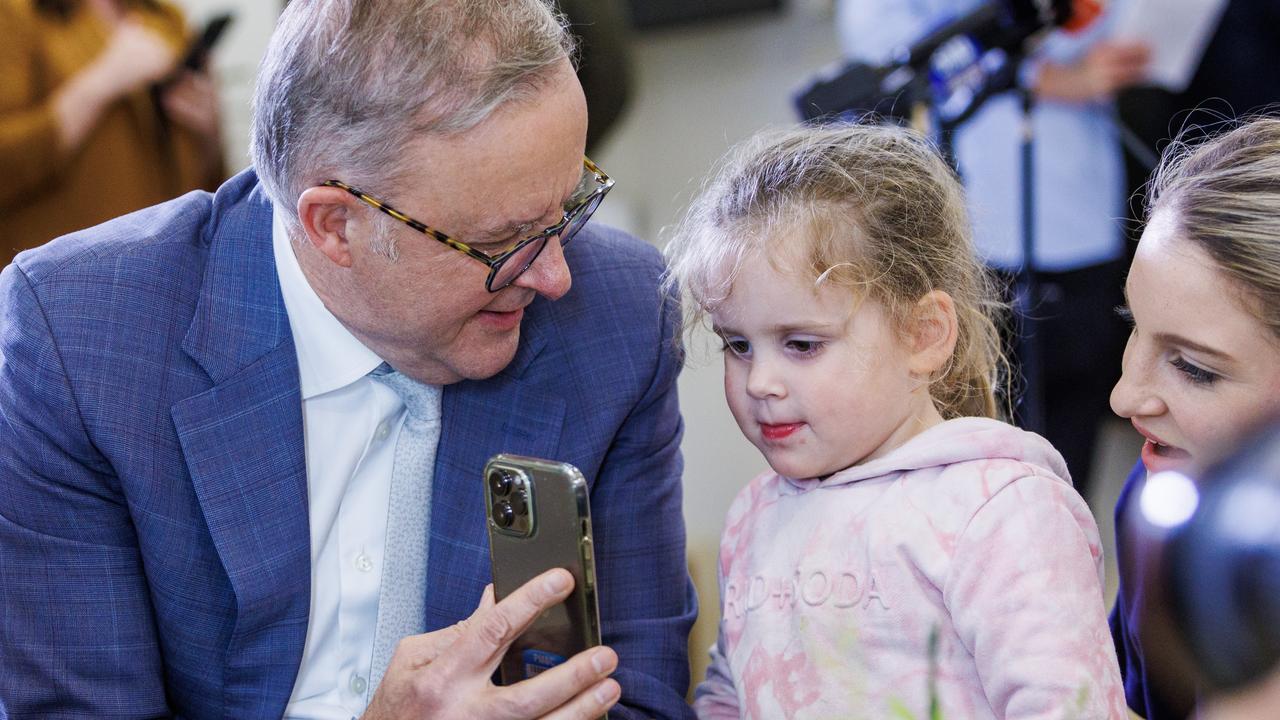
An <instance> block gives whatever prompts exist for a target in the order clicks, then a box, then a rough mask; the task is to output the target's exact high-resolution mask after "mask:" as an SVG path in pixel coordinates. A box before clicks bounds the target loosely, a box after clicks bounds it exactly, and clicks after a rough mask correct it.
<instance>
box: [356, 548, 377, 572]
mask: <svg viewBox="0 0 1280 720" xmlns="http://www.w3.org/2000/svg"><path fill="white" fill-rule="evenodd" d="M355 566H356V569H357V570H359V571H360V572H369V571H370V570H372V569H373V558H371V557H369V556H368V555H365V554H364V553H360V554H359V555H357V556H356V562H355Z"/></svg>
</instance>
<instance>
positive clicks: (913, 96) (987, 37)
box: [796, 0, 1091, 125]
mask: <svg viewBox="0 0 1280 720" xmlns="http://www.w3.org/2000/svg"><path fill="white" fill-rule="evenodd" d="M1088 7H1089V3H1085V2H1081V0H1076V1H1075V2H1072V0H988V2H985V3H983V4H982V5H979V6H978V7H977V8H975V9H974V10H972V11H970V12H969V13H967V14H965V15H962V16H960V17H958V18H955V19H953V20H951V21H949V22H946V23H944V24H942V25H941V26H939V27H937V28H935V29H934V30H932V31H931V32H929V33H928V34H926V35H925V36H924V37H922V38H920V39H919V40H917V41H916V42H914V43H912V44H911V45H909V46H907V47H905V48H903V49H902V50H901V51H899V53H898V54H897V57H895V58H894V59H893V60H892V61H890V62H889V63H887V64H885V65H869V64H867V63H861V62H852V63H847V64H843V65H839V66H835V67H833V68H831V69H829V70H828V71H826V72H825V73H822V74H820V75H819V77H818V78H817V79H816V80H815V81H814V82H813V83H812V84H811V85H810V86H809V87H807V88H806V89H804V90H802V91H801V92H800V94H799V95H798V96H797V97H796V106H797V108H798V109H799V111H800V116H801V117H802V118H804V119H805V120H806V121H814V120H829V119H834V118H836V117H838V116H841V115H846V114H849V113H854V114H862V113H867V112H875V113H877V114H880V115H884V116H888V117H895V118H899V119H910V118H908V117H907V116H905V115H904V114H902V113H901V112H900V108H901V107H903V106H904V105H905V106H908V107H910V106H912V105H915V104H917V103H928V104H939V105H941V104H942V103H934V102H933V101H934V100H935V99H937V96H938V95H939V93H938V91H940V90H941V91H946V90H947V89H948V88H949V86H954V85H956V84H957V83H956V81H957V80H958V79H961V78H963V79H964V80H966V81H971V80H972V79H973V78H974V77H975V73H974V72H973V71H974V70H980V71H982V72H981V75H982V76H983V77H984V78H985V81H983V82H981V84H980V85H979V86H978V87H977V88H976V90H975V91H974V92H973V98H972V102H970V103H966V106H965V108H964V109H962V110H961V111H959V112H956V113H953V114H952V115H951V117H950V118H949V121H948V123H946V124H951V125H955V124H959V123H960V122H963V121H964V120H965V119H967V118H968V116H969V115H971V114H972V113H973V112H974V111H976V110H977V108H978V106H980V105H981V103H982V101H984V100H985V99H986V97H989V96H990V95H991V94H994V93H996V92H1000V91H1002V90H1005V89H1008V88H1009V87H1011V86H1012V84H1013V81H1014V80H1015V79H1016V65H1017V62H1016V61H1012V60H1016V59H1017V58H1020V57H1021V56H1022V55H1023V54H1024V51H1025V50H1026V46H1027V45H1028V43H1029V42H1030V41H1031V40H1032V39H1033V38H1035V37H1036V36H1037V35H1038V34H1039V33H1041V32H1042V31H1044V30H1046V29H1049V28H1053V27H1057V26H1064V25H1068V24H1071V25H1072V26H1075V25H1078V24H1080V23H1081V22H1083V21H1085V19H1086V18H1088V19H1091V18H1089V17H1088V15H1089V10H1088V9H1087V8H1088ZM989 53H993V54H992V55H990V56H988V54H989ZM966 58H967V60H968V62H967V63H966V62H965V59H966ZM984 58H985V59H986V62H985V63H984ZM1005 60H1010V61H1005ZM951 89H952V90H954V87H951ZM900 100H902V101H905V102H904V103H902V104H899V101H900Z"/></svg>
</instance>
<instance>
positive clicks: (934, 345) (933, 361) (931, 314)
mask: <svg viewBox="0 0 1280 720" xmlns="http://www.w3.org/2000/svg"><path fill="white" fill-rule="evenodd" d="M959 332H960V326H959V321H958V320H956V303H955V301H954V300H952V299H951V295H949V294H948V293H945V292H943V291H941V290H932V291H930V292H927V293H925V294H924V295H923V296H922V297H921V298H920V300H918V301H917V302H916V306H915V310H914V311H913V312H912V316H911V327H910V333H909V335H908V341H909V345H908V348H907V349H908V350H909V351H910V355H909V357H908V359H907V367H908V369H909V370H910V371H911V373H912V374H913V375H918V376H920V377H931V376H932V375H933V374H934V373H936V372H938V371H939V370H941V369H942V368H944V367H946V365H947V361H949V360H950V359H951V355H952V353H954V352H955V349H956V338H957V336H958V335H959Z"/></svg>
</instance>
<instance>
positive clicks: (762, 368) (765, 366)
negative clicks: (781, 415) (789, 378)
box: [747, 355, 786, 400]
mask: <svg viewBox="0 0 1280 720" xmlns="http://www.w3.org/2000/svg"><path fill="white" fill-rule="evenodd" d="M747 394H748V395H750V396H751V397H753V398H755V399H757V400H763V399H764V398H770V397H775V398H776V397H782V396H783V395H785V394H786V385H785V384H784V383H783V382H782V375H781V373H779V372H778V369H777V368H776V367H775V366H774V364H773V363H772V362H769V361H767V360H766V359H764V358H761V357H759V356H758V355H757V357H756V358H755V359H754V360H753V362H752V363H751V369H750V370H749V371H748V372H747Z"/></svg>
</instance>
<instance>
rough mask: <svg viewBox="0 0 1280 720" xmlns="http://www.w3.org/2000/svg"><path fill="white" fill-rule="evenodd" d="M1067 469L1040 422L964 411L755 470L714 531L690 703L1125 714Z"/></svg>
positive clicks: (814, 711)
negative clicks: (776, 468) (872, 456)
mask: <svg viewBox="0 0 1280 720" xmlns="http://www.w3.org/2000/svg"><path fill="white" fill-rule="evenodd" d="M1066 477H1068V476H1067V472H1066V467H1065V465H1064V463H1063V461H1062V457H1061V456H1060V455H1059V454H1058V452H1057V451H1056V450H1054V449H1053V447H1052V446H1050V445H1049V443H1048V442H1046V441H1045V440H1044V439H1042V438H1041V437H1039V436H1038V435H1034V434H1032V433H1027V432H1023V431H1021V430H1018V429H1017V428H1014V427H1012V426H1010V425H1007V424H1005V423H1001V422H996V421H994V420H987V419H982V418H963V419H959V420H951V421H948V422H944V423H942V424H940V425H936V426H934V427H932V428H930V429H928V430H926V431H924V432H922V433H921V434H919V435H917V436H916V437H914V438H912V439H911V440H909V441H907V443H905V444H904V445H903V446H902V447H900V448H898V449H896V450H894V451H893V452H892V453H890V454H889V455H887V456H885V457H883V458H879V459H876V460H873V461H871V462H868V463H866V464H864V465H857V466H855V467H851V468H848V469H846V470H843V471H841V472H839V473H836V474H835V475H832V476H831V477H829V478H827V479H825V480H813V479H810V480H792V479H789V478H784V477H780V476H778V475H776V474H773V473H766V474H764V475H762V476H760V477H758V478H756V479H755V480H754V481H752V482H751V484H750V485H748V486H747V487H746V488H745V489H744V490H743V491H742V492H741V493H740V494H739V495H738V497H737V499H736V500H735V501H734V503H733V505H732V507H731V508H730V509H729V514H728V518H727V520H726V526H725V532H724V537H723V538H722V539H721V543H720V597H721V612H722V620H721V622H720V637H719V640H718V641H717V643H716V646H715V647H714V648H712V650H711V659H712V663H711V667H710V668H709V669H708V671H707V679H706V681H705V682H703V683H702V684H701V685H699V686H698V689H697V693H696V699H695V701H694V708H695V710H697V713H698V715H699V717H702V718H738V717H742V718H756V719H763V718H867V719H868V720H879V719H881V718H892V719H894V720H907V719H909V718H915V719H916V720H931V718H935V717H940V718H944V719H945V720H961V719H964V720H968V719H969V718H1080V719H1081V720H1095V719H1101V718H1125V717H1127V714H1126V711H1125V705H1124V690H1123V687H1122V685H1121V682H1120V670H1119V667H1118V666H1117V663H1116V655H1115V649H1114V647H1113V645H1112V640H1111V634H1110V632H1109V630H1108V628H1107V616H1106V608H1105V607H1104V600H1103V589H1102V588H1103V566H1102V549H1101V547H1100V544H1099V540H1098V529H1097V526H1096V525H1095V524H1094V521H1093V516H1092V515H1091V514H1090V513H1089V508H1088V507H1086V506H1085V503H1084V501H1083V500H1082V499H1081V498H1080V496H1079V494H1077V493H1076V492H1075V490H1073V489H1072V488H1071V485H1070V483H1069V481H1067V480H1065V479H1064V478H1066ZM931 699H932V700H935V701H936V711H937V713H938V714H937V715H934V714H933V712H935V711H934V710H933V709H931Z"/></svg>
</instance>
